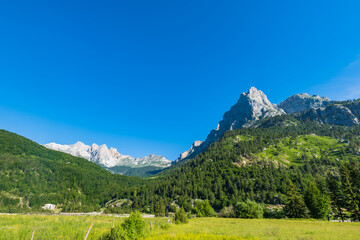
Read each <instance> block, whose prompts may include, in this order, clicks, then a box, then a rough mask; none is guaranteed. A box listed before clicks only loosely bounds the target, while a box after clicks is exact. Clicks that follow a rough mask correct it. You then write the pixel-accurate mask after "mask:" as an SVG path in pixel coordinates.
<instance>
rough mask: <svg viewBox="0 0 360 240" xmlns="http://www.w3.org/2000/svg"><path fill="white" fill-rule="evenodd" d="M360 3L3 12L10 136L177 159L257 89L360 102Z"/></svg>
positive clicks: (50, 6) (3, 104)
mask: <svg viewBox="0 0 360 240" xmlns="http://www.w3.org/2000/svg"><path fill="white" fill-rule="evenodd" d="M359 9H360V2H359V1H350V0H349V1H212V0H206V1H156V0H154V1H136V0H132V1H64V0H62V1H36V0H34V1H13V0H9V1H8V0H4V1H1V3H0V30H1V32H0V34H1V35H0V53H1V54H0V82H1V94H0V116H1V118H0V128H3V129H7V130H10V131H14V132H16V133H19V134H21V135H24V136H26V137H28V138H30V139H33V140H34V141H36V142H39V143H42V144H43V143H48V142H57V143H61V144H72V143H74V142H76V141H78V140H80V141H83V142H85V143H87V144H91V143H93V142H96V143H98V144H104V143H105V144H107V145H108V146H113V147H116V148H118V150H119V152H121V153H123V154H130V155H133V156H135V157H141V156H143V155H147V154H150V153H155V154H161V155H164V156H165V157H167V158H169V159H175V158H176V157H177V156H178V155H179V153H180V152H182V151H184V150H187V149H188V148H189V147H190V145H191V143H192V142H193V141H194V140H203V139H205V137H206V136H207V134H208V133H209V131H210V130H211V129H212V128H215V127H216V125H217V123H218V121H219V120H221V118H222V115H223V113H224V112H225V111H226V110H228V109H229V108H230V106H231V105H233V104H234V103H235V102H236V101H237V99H238V98H239V96H240V94H241V93H242V92H244V91H247V89H248V88H249V87H251V86H256V87H257V88H258V89H261V90H263V91H264V92H265V93H266V94H267V95H268V97H269V99H270V101H272V102H274V103H279V102H280V101H282V100H284V99H285V98H286V97H288V96H290V95H292V94H295V93H302V92H308V93H309V94H319V95H321V96H328V97H330V98H332V99H347V98H359V97H360V57H359V54H360V31H359V29H360V21H359V14H358V12H359Z"/></svg>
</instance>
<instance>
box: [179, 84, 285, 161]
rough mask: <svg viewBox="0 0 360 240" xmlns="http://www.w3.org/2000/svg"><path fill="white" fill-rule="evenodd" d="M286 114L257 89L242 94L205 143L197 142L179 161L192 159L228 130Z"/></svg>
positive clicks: (181, 155)
mask: <svg viewBox="0 0 360 240" xmlns="http://www.w3.org/2000/svg"><path fill="white" fill-rule="evenodd" d="M282 114H285V112H284V110H282V109H281V108H279V107H278V106H277V105H275V104H272V103H270V101H269V100H268V98H267V96H266V95H265V94H264V93H263V92H262V91H260V90H257V89H256V88H255V87H252V88H250V89H249V91H248V92H247V93H242V94H241V95H240V98H239V100H238V102H237V103H236V104H235V105H234V106H232V107H231V108H230V110H229V111H227V112H226V113H225V114H224V116H223V119H222V120H221V121H220V122H219V124H218V126H217V128H216V129H214V130H212V131H211V132H210V134H209V135H208V136H207V138H206V140H205V141H204V142H201V141H196V142H194V144H193V145H192V147H191V149H190V150H188V151H186V152H183V153H181V154H180V157H179V158H178V159H177V161H181V160H183V159H185V158H192V157H194V156H195V155H197V154H199V153H201V152H203V151H205V150H206V149H207V147H208V146H209V145H210V144H212V143H213V142H216V141H217V140H218V139H219V138H221V137H222V136H223V135H224V133H225V132H226V131H227V130H233V129H239V128H243V127H249V126H251V125H252V124H253V123H255V122H256V121H258V120H261V119H263V118H267V117H273V116H276V115H282Z"/></svg>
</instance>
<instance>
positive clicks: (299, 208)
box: [285, 184, 307, 218]
mask: <svg viewBox="0 0 360 240" xmlns="http://www.w3.org/2000/svg"><path fill="white" fill-rule="evenodd" d="M285 213H286V216H287V217H289V218H306V217H307V214H306V206H305V203H304V200H303V199H302V197H301V195H300V193H299V191H298V189H297V188H296V186H295V185H294V184H290V186H289V188H288V191H287V204H286V207H285Z"/></svg>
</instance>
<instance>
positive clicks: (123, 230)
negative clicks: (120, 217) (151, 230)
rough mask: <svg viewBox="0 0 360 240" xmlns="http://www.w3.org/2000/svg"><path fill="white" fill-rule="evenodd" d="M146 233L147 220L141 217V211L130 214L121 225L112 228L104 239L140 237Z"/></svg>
mask: <svg viewBox="0 0 360 240" xmlns="http://www.w3.org/2000/svg"><path fill="white" fill-rule="evenodd" d="M144 235H145V221H144V220H143V219H142V218H141V214H140V213H139V212H134V213H131V214H130V217H128V218H126V219H125V221H124V222H123V223H122V224H121V225H117V226H116V227H114V228H112V229H111V232H110V233H108V234H106V235H105V236H104V237H103V238H102V239H103V240H128V239H129V240H130V239H139V238H140V237H143V236H144Z"/></svg>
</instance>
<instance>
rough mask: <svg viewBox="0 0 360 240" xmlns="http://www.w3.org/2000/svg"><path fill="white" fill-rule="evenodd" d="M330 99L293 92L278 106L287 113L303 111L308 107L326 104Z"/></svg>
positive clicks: (318, 106)
mask: <svg viewBox="0 0 360 240" xmlns="http://www.w3.org/2000/svg"><path fill="white" fill-rule="evenodd" d="M330 103H332V101H331V100H330V99H328V98H326V97H319V96H318V95H314V96H310V95H309V94H307V93H302V94H295V95H293V96H291V97H289V98H287V99H286V100H285V101H283V102H281V103H280V107H281V108H282V109H284V111H285V112H286V113H287V114H292V113H297V112H303V111H307V110H310V109H317V108H322V107H326V106H328V105H329V104H330Z"/></svg>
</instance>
